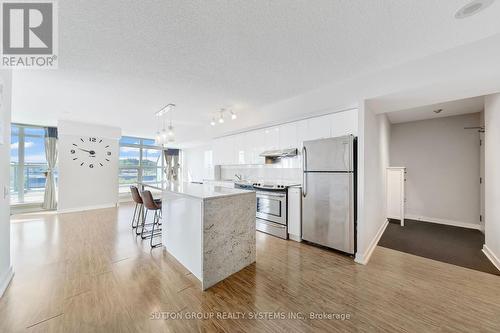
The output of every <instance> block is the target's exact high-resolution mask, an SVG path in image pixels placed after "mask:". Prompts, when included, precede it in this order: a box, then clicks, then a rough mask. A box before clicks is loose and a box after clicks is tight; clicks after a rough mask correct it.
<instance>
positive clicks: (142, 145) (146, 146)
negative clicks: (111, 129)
mask: <svg viewBox="0 0 500 333" xmlns="http://www.w3.org/2000/svg"><path fill="white" fill-rule="evenodd" d="M123 138H130V139H135V140H139V143H138V144H134V143H122V139H123ZM122 139H120V142H119V151H120V150H121V148H122V147H128V148H138V149H139V164H138V165H137V166H121V165H119V172H118V174H121V170H122V169H133V170H137V181H138V182H139V183H142V182H143V176H144V170H154V169H156V170H161V180H160V182H161V183H164V182H165V180H166V178H165V177H166V175H165V168H166V165H165V157H164V156H163V154H164V153H163V151H164V150H165V148H164V147H162V146H158V145H150V144H145V143H144V141H145V140H147V141H149V142H151V141H154V140H152V139H149V138H140V137H134V136H126V135H125V136H122ZM145 149H154V150H159V151H160V160H161V166H156V167H150V166H144V165H143V156H144V153H143V151H144V150H145ZM118 159H120V156H118ZM155 183H156V184H157V183H158V182H153V183H152V184H155ZM129 186H130V184H126V185H121V184H120V180H119V179H118V192H119V193H126V192H128V191H122V190H123V188H128V187H129Z"/></svg>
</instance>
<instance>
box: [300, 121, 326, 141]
mask: <svg viewBox="0 0 500 333" xmlns="http://www.w3.org/2000/svg"><path fill="white" fill-rule="evenodd" d="M331 123H332V121H331V115H326V116H321V117H315V118H310V119H307V135H306V137H305V140H304V141H308V140H316V139H325V138H329V137H331V134H330V133H331Z"/></svg>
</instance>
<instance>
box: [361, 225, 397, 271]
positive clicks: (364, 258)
mask: <svg viewBox="0 0 500 333" xmlns="http://www.w3.org/2000/svg"><path fill="white" fill-rule="evenodd" d="M388 224H389V220H387V219H386V220H385V221H384V223H382V225H381V226H380V228H379V229H378V231H377V234H376V235H375V237H373V239H372V241H371V242H370V246H368V249H366V251H365V253H363V254H360V253H359V252H357V253H356V256H355V257H354V262H356V263H358V264H361V265H366V264H368V261H370V258H371V256H372V254H373V251H374V250H375V248H376V247H377V244H378V242H379V241H380V238H381V237H382V235H383V234H384V231H385V228H387V225H388Z"/></svg>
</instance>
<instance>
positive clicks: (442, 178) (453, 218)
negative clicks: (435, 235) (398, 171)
mask: <svg viewBox="0 0 500 333" xmlns="http://www.w3.org/2000/svg"><path fill="white" fill-rule="evenodd" d="M479 125H480V114H479V113H472V114H465V115H460V116H453V117H445V118H436V119H429V120H422V121H413V122H408V123H400V124H393V125H392V130H391V146H390V147H391V151H390V155H391V166H404V167H406V168H407V175H406V179H407V181H406V185H405V186H406V207H405V208H406V216H407V218H410V219H422V220H424V221H429V222H438V223H439V222H440V220H443V221H441V222H443V223H451V224H456V225H462V226H467V227H471V228H479V214H480V186H479V175H480V170H479V162H480V157H479V133H478V132H477V130H465V129H464V127H472V126H474V127H476V126H479Z"/></svg>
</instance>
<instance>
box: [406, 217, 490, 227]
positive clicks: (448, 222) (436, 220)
mask: <svg viewBox="0 0 500 333" xmlns="http://www.w3.org/2000/svg"><path fill="white" fill-rule="evenodd" d="M405 219H408V220H416V221H420V222H430V223H437V224H444V225H451V226H454V227H462V228H468V229H476V230H481V225H480V224H479V223H478V224H475V223H469V222H461V221H453V220H446V219H440V218H436V217H429V216H419V215H412V214H406V215H405Z"/></svg>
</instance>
